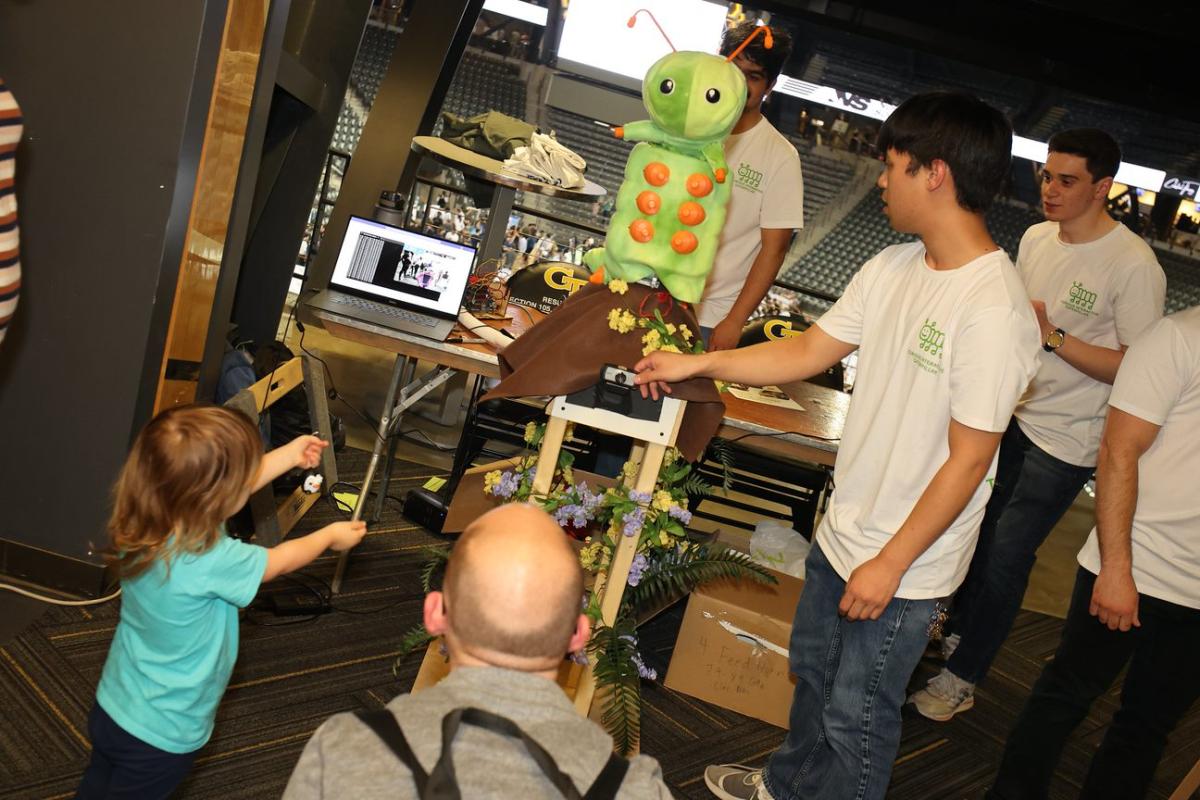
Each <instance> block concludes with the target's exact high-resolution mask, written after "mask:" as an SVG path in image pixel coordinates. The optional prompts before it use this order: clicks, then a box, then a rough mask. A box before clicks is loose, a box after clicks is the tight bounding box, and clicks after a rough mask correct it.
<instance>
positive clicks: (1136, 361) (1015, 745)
mask: <svg viewBox="0 0 1200 800" xmlns="http://www.w3.org/2000/svg"><path fill="white" fill-rule="evenodd" d="M1197 430H1200V308H1190V309H1188V310H1187V311H1181V312H1179V313H1178V314H1172V315H1171V316H1169V317H1166V318H1164V319H1162V320H1159V321H1158V322H1157V323H1156V324H1155V325H1153V326H1151V328H1150V330H1148V331H1146V332H1145V333H1143V334H1142V335H1141V336H1139V337H1138V339H1137V341H1136V342H1135V343H1134V344H1133V346H1132V347H1130V348H1129V352H1128V353H1127V354H1126V355H1125V358H1124V359H1123V360H1122V361H1121V369H1120V371H1119V372H1118V373H1117V379H1116V382H1115V383H1114V384H1113V388H1112V394H1111V395H1110V396H1109V398H1108V421H1107V423H1106V425H1105V428H1104V436H1103V438H1102V439H1101V442H1100V456H1099V463H1098V464H1097V466H1096V527H1095V529H1094V530H1092V533H1091V536H1089V537H1088V540H1087V543H1086V544H1084V546H1083V549H1082V550H1080V551H1079V565H1080V566H1079V571H1078V572H1077V573H1076V578H1075V591H1074V593H1073V595H1072V597H1071V609H1070V611H1068V612H1067V622H1066V624H1065V625H1064V626H1063V635H1062V640H1061V642H1060V643H1059V646H1058V651H1057V652H1056V653H1055V654H1054V660H1053V661H1051V662H1050V663H1049V664H1048V665H1047V666H1046V669H1045V670H1044V671H1043V672H1042V675H1041V677H1040V678H1038V681H1037V683H1036V684H1034V687H1033V695H1032V696H1031V697H1030V698H1029V701H1028V703H1026V705H1025V709H1024V710H1023V711H1022V712H1021V715H1020V717H1018V718H1017V724H1016V727H1015V729H1014V730H1013V732H1012V733H1011V734H1010V735H1009V737H1008V743H1007V745H1006V746H1005V748H1004V758H1003V760H1002V761H1001V764H1000V774H999V775H998V776H997V778H996V782H995V784H994V785H993V787H992V791H991V792H990V793H989V794H988V797H989V798H992V799H993V800H1027V799H1028V798H1043V797H1046V794H1047V791H1048V789H1049V786H1050V778H1051V776H1052V775H1053V773H1054V766H1055V765H1056V764H1057V763H1058V760H1059V756H1060V755H1061V754H1062V749H1063V745H1064V744H1065V743H1066V740H1067V737H1068V736H1070V734H1071V732H1072V731H1073V730H1074V729H1075V727H1076V726H1077V725H1079V723H1080V722H1081V721H1082V720H1083V718H1084V717H1085V716H1087V713H1088V709H1089V708H1091V705H1092V703H1094V702H1095V700H1096V698H1097V697H1099V696H1100V695H1101V694H1102V693H1104V692H1107V691H1108V690H1109V688H1110V687H1111V686H1112V684H1113V682H1114V681H1115V680H1116V678H1117V676H1118V674H1120V672H1121V670H1122V669H1124V668H1125V666H1126V665H1128V667H1129V671H1128V672H1127V673H1126V675H1125V680H1124V685H1123V686H1122V687H1121V707H1120V708H1119V709H1118V710H1117V712H1116V714H1114V715H1113V721H1112V725H1111V726H1110V727H1109V729H1108V731H1107V733H1105V734H1104V740H1103V741H1102V742H1101V743H1100V747H1099V749H1098V750H1096V753H1095V755H1093V756H1092V762H1091V765H1090V766H1089V767H1088V772H1087V777H1085V778H1084V781H1083V789H1082V792H1081V794H1080V797H1084V798H1092V799H1093V800H1094V799H1095V798H1113V799H1114V800H1116V799H1117V798H1119V799H1120V800H1137V798H1141V797H1145V796H1146V791H1147V789H1148V788H1149V786H1150V782H1151V780H1152V779H1153V778H1154V771H1155V768H1156V767H1157V766H1158V762H1159V761H1160V760H1161V759H1162V755H1163V750H1164V748H1165V747H1166V744H1167V735H1168V734H1169V733H1170V732H1171V730H1172V729H1174V727H1175V726H1176V725H1177V724H1178V723H1179V720H1180V719H1181V718H1182V717H1183V715H1184V714H1186V713H1187V711H1188V709H1189V708H1190V707H1191V706H1192V704H1193V703H1195V702H1196V699H1197V696H1198V695H1200V681H1197V680H1196V674H1195V673H1194V672H1192V669H1194V668H1195V664H1196V662H1197V660H1198V659H1200V559H1198V558H1197V555H1196V554H1197V552H1198V551H1200V548H1198V547H1197V544H1200V500H1198V499H1197V495H1196V489H1195V481H1196V475H1197V473H1200V448H1197V447H1196V431H1197ZM1172 796H1173V797H1174V796H1177V795H1172Z"/></svg>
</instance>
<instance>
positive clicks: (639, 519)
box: [401, 280, 775, 754]
mask: <svg viewBox="0 0 1200 800" xmlns="http://www.w3.org/2000/svg"><path fill="white" fill-rule="evenodd" d="M608 288H609V289H610V290H611V291H613V292H614V293H616V294H624V293H625V291H626V290H627V288H628V287H627V286H626V284H625V283H624V282H623V281H619V280H614V281H611V282H610V283H609V284H608ZM650 296H653V295H650ZM609 327H610V328H612V329H613V330H616V331H618V332H620V333H623V334H624V333H631V332H635V331H641V332H643V333H642V343H643V353H644V354H648V353H650V352H653V351H655V350H667V351H669V352H702V351H703V344H702V343H700V342H699V341H698V340H697V339H696V338H695V337H694V336H693V334H692V332H691V331H690V330H689V329H688V327H687V326H686V325H674V324H669V323H666V322H664V321H663V318H662V316H661V314H660V313H659V312H658V310H657V309H656V310H655V312H654V314H653V316H651V315H649V314H646V313H645V312H644V310H642V309H638V311H637V313H634V312H633V311H632V310H629V309H614V310H613V311H612V312H610V314H609ZM572 428H573V425H568V426H567V433H566V438H568V439H569V438H570V436H571V431H572ZM545 431H546V424H545V423H544V422H542V423H534V422H530V423H529V424H528V425H527V426H526V428H525V437H524V438H525V443H526V445H527V447H528V450H527V452H526V454H524V455H522V456H520V457H518V458H517V459H515V460H514V462H513V464H512V466H511V467H510V468H508V469H504V470H494V471H492V472H488V473H487V474H485V475H484V479H483V491H484V494H485V495H487V496H488V497H490V498H493V499H494V500H496V501H499V502H504V503H526V502H527V503H535V504H537V505H538V506H540V507H541V508H542V509H544V510H545V511H546V512H547V513H549V514H551V515H552V516H553V517H554V518H555V520H556V521H557V522H558V524H559V525H561V526H562V528H563V531H564V533H565V535H568V536H571V537H573V538H575V539H578V540H581V541H582V547H581V550H580V554H579V559H580V563H581V564H582V566H583V568H584V569H585V570H587V571H588V572H591V573H593V574H600V573H602V572H605V571H606V570H607V569H608V567H609V565H610V563H611V560H612V557H613V553H614V552H615V550H616V546H617V543H618V542H619V541H620V539H621V537H637V550H636V554H635V555H634V558H633V564H632V566H631V567H630V570H629V577H628V579H627V586H626V588H625V591H624V592H623V595H622V600H621V606H620V610H619V611H618V613H617V618H616V621H615V622H614V624H613V625H612V626H607V625H605V624H604V623H603V621H602V619H601V615H600V597H599V595H598V593H596V592H591V591H589V592H588V593H587V596H586V597H585V598H584V609H585V613H587V615H588V616H589V617H590V618H591V620H592V637H591V640H590V642H589V643H588V646H587V652H586V653H575V654H572V657H573V658H574V659H575V660H577V661H580V662H581V663H588V662H590V663H591V664H592V669H593V674H594V676H595V678H596V691H597V699H598V701H599V702H600V703H601V704H602V714H601V721H602V722H603V723H604V726H605V728H606V729H607V730H608V732H609V733H610V734H611V735H612V737H613V742H614V746H615V749H616V750H617V752H620V753H622V754H628V753H630V752H632V751H633V749H634V748H635V747H636V746H637V742H638V737H639V732H640V721H641V681H642V679H646V680H651V681H653V680H656V679H657V677H658V675H657V673H656V672H655V671H654V670H653V669H650V668H648V667H647V666H646V665H645V663H644V661H643V659H642V656H641V654H640V653H639V652H638V647H637V645H638V640H637V627H638V625H639V624H640V623H641V622H643V621H645V620H646V619H648V618H649V617H650V616H652V615H653V614H654V613H655V612H657V611H658V610H661V609H662V608H663V607H665V606H666V605H667V604H669V603H670V602H672V601H674V600H676V599H678V598H679V597H682V596H684V595H686V594H687V593H688V592H690V591H691V590H692V589H694V588H696V587H697V586H700V585H702V584H704V583H707V582H708V581H712V580H718V579H722V578H725V579H734V580H737V579H743V578H748V579H750V580H753V581H756V582H759V583H774V582H775V578H774V577H773V576H772V575H771V574H770V572H768V571H767V570H766V569H765V568H763V567H762V566H760V565H758V564H756V563H755V562H754V561H752V560H751V559H750V557H749V556H748V555H746V554H745V553H742V552H739V551H737V550H731V549H729V548H726V547H723V546H718V545H715V544H711V543H707V542H703V541H698V540H697V539H695V538H693V537H692V536H690V535H689V533H688V530H687V526H688V524H689V523H690V522H691V521H692V513H691V511H690V510H688V507H689V504H690V501H691V500H692V499H694V498H698V497H703V496H705V495H708V494H709V493H710V492H711V491H712V487H711V486H710V485H709V484H708V483H707V482H706V481H705V480H703V479H702V478H701V477H700V476H699V475H698V474H697V473H696V472H695V471H694V470H693V467H692V465H691V464H689V463H687V461H685V460H684V459H683V458H682V457H681V456H680V454H679V451H677V450H676V449H674V448H669V449H668V450H667V452H666V455H665V457H664V458H663V462H662V466H661V467H660V468H659V472H658V478H657V480H656V482H655V486H654V490H653V491H652V492H648V493H646V492H638V491H636V490H635V489H634V488H633V483H634V480H635V479H636V476H637V472H638V464H636V463H632V462H627V463H626V464H625V465H624V466H623V467H622V469H621V474H620V475H619V476H617V480H616V485H615V486H613V487H611V488H608V489H602V488H601V487H598V486H597V487H594V488H593V487H590V486H588V484H587V482H586V481H578V482H577V481H576V480H575V473H574V460H575V456H574V454H573V453H571V452H569V451H567V450H565V449H564V450H561V451H560V452H559V456H558V464H557V465H556V468H555V474H554V478H553V480H552V482H551V485H550V490H549V491H548V492H547V493H546V494H545V495H544V496H542V495H536V494H534V492H533V484H534V478H535V476H536V472H537V467H536V464H537V455H536V451H537V449H538V448H539V447H540V446H541V444H542V439H543V437H544V435H545ZM711 449H712V450H713V451H714V456H715V457H716V458H717V460H719V461H721V462H722V463H723V464H725V467H726V487H725V488H728V485H729V480H730V476H729V472H728V468H729V464H730V455H729V453H728V452H727V451H726V450H724V449H723V448H722V446H721V443H718V441H717V440H714V443H713V446H712V448H711ZM430 553H431V556H432V559H431V561H430V562H429V564H428V565H427V567H426V569H425V572H424V574H423V581H424V583H425V587H424V588H425V591H429V590H430V589H431V588H433V583H434V582H435V576H436V574H437V573H438V571H439V569H440V567H441V566H442V565H443V564H444V563H445V560H446V558H447V557H448V555H449V550H448V549H447V548H436V549H433V548H431V550H430ZM429 639H430V637H429V635H428V633H426V632H425V630H424V628H423V627H422V626H418V627H417V628H415V629H413V630H412V631H410V633H409V634H408V636H406V637H405V641H404V643H403V644H402V646H401V652H402V653H404V654H407V653H410V652H412V651H413V650H416V649H417V648H419V647H421V646H423V645H425V644H426V643H428V641H429ZM401 658H403V656H401Z"/></svg>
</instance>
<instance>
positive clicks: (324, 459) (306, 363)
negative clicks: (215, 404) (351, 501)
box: [225, 354, 338, 547]
mask: <svg viewBox="0 0 1200 800" xmlns="http://www.w3.org/2000/svg"><path fill="white" fill-rule="evenodd" d="M301 384H303V385H304V394H305V395H306V396H307V397H308V419H309V422H311V423H312V430H314V431H316V432H317V433H318V435H319V436H320V437H321V438H322V439H324V440H325V441H327V442H329V443H330V446H329V447H326V448H325V449H324V450H323V451H322V452H321V463H320V465H319V471H320V473H321V477H322V479H323V481H324V484H323V486H322V487H321V491H320V492H315V493H312V494H309V493H308V492H305V491H304V487H303V486H297V487H296V489H295V491H293V492H292V493H291V494H290V495H288V497H287V498H285V499H284V501H283V502H282V503H280V504H279V505H278V506H276V505H275V493H274V492H273V491H272V490H271V484H269V483H268V484H267V485H266V486H264V487H263V488H261V489H259V490H258V491H257V492H255V493H254V494H253V495H251V496H250V514H251V517H252V518H253V520H254V539H255V542H256V543H257V544H260V545H262V546H263V547H274V546H275V545H277V544H279V543H280V542H281V541H283V539H284V537H286V536H287V535H288V533H289V532H290V531H291V530H292V528H293V527H295V525H296V523H297V522H299V521H300V518H301V517H303V516H304V515H305V514H306V513H307V512H308V510H309V509H310V508H312V506H313V504H314V503H316V502H317V500H319V499H320V498H321V494H322V493H324V492H328V491H331V490H332V488H333V485H334V484H335V483H337V480H338V476H337V461H336V460H335V459H334V456H333V429H332V428H331V426H330V423H329V403H328V400H327V395H326V393H325V373H324V372H322V371H321V366H320V364H318V363H317V361H316V359H314V358H313V357H312V356H309V355H307V354H306V355H304V356H297V357H295V358H293V359H291V360H290V361H286V362H284V363H283V364H280V365H279V366H278V367H276V368H275V370H274V371H273V372H272V373H271V374H270V375H268V376H267V377H265V378H263V379H262V380H260V381H258V382H257V383H255V384H253V385H251V386H248V387H246V388H245V389H242V390H241V391H240V392H238V393H237V394H235V395H234V396H233V397H231V398H229V399H228V400H227V401H225V406H226V407H227V408H235V409H237V410H238V411H241V412H243V413H244V414H246V415H247V416H249V417H250V419H252V420H254V422H255V424H256V425H257V423H258V421H259V418H260V417H261V415H262V412H263V411H265V410H267V409H268V408H270V407H271V406H272V405H274V404H275V403H276V402H277V401H278V400H279V399H280V398H281V397H283V396H284V395H285V394H287V393H288V392H290V391H292V390H293V389H295V388H296V387H297V386H299V385H301Z"/></svg>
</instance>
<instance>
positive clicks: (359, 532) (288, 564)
mask: <svg viewBox="0 0 1200 800" xmlns="http://www.w3.org/2000/svg"><path fill="white" fill-rule="evenodd" d="M301 438H304V437H301ZM280 449H283V448H280ZM366 535H367V523H365V522H363V521H362V520H356V521H353V522H352V521H350V520H347V521H345V522H335V523H333V524H332V525H326V526H325V527H324V528H321V530H319V531H316V532H315V533H310V534H309V535H307V536H301V537H300V538H299V539H292V540H290V541H287V542H284V543H282V544H278V545H276V546H275V547H271V548H268V550H267V569H266V571H265V572H264V573H263V577H262V579H263V583H266V582H267V581H269V580H272V579H274V578H278V577H279V576H280V575H283V574H284V573H286V572H292V571H294V570H298V569H300V568H301V567H303V566H306V565H307V564H309V563H311V562H312V561H313V559H315V558H316V557H317V556H319V555H321V553H324V552H325V551H326V550H328V549H329V548H331V547H332V548H333V549H334V550H349V549H350V548H351V547H354V545H356V544H358V543H359V542H361V541H362V538H363V537H364V536H366Z"/></svg>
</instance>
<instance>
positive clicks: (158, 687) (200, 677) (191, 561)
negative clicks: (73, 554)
mask: <svg viewBox="0 0 1200 800" xmlns="http://www.w3.org/2000/svg"><path fill="white" fill-rule="evenodd" d="M266 568H267V551H266V548H263V547H258V546H256V545H251V544H246V543H244V542H239V541H237V540H236V539H231V538H229V537H228V536H226V535H225V534H224V533H222V535H221V537H220V539H218V540H217V543H216V544H215V545H214V546H213V547H212V548H211V549H210V550H208V551H207V552H205V553H201V554H199V555H195V554H192V553H183V554H177V555H175V556H173V557H172V558H171V566H170V570H169V572H168V569H167V566H166V565H165V564H164V563H163V562H162V561H161V560H160V561H156V562H155V563H154V565H153V566H151V567H150V568H149V569H147V570H146V571H145V572H143V573H142V574H140V575H138V576H137V577H135V578H131V579H128V580H123V581H122V582H121V619H120V621H119V622H118V623H117V631H116V633H115V634H114V635H113V641H112V647H111V648H110V649H109V651H108V660H107V661H105V662H104V672H103V674H102V675H101V676H100V685H99V687H97V689H96V702H98V703H99V704H100V707H101V708H103V709H104V710H105V711H106V712H108V715H109V716H110V717H112V718H113V721H114V722H116V723H117V724H118V725H120V726H121V727H122V728H123V729H124V730H125V731H126V732H127V733H130V734H132V735H133V736H136V737H137V738H139V739H141V740H142V741H144V742H146V743H147V744H150V745H153V746H154V747H157V748H159V749H160V750H166V751H167V752H169V753H190V752H192V751H193V750H198V749H200V748H201V747H202V746H203V745H204V743H205V742H207V741H208V737H209V736H211V735H212V729H213V720H214V719H215V718H216V715H217V704H218V703H219V702H220V700H221V695H222V694H224V693H225V686H226V685H227V684H228V683H229V676H230V674H231V673H232V672H233V662H234V661H236V660H237V652H238V615H237V610H238V609H239V608H241V607H244V606H246V605H249V603H250V601H251V600H253V599H254V595H255V594H256V593H257V592H258V587H259V584H260V583H262V577H263V573H264V572H265V571H266Z"/></svg>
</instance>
